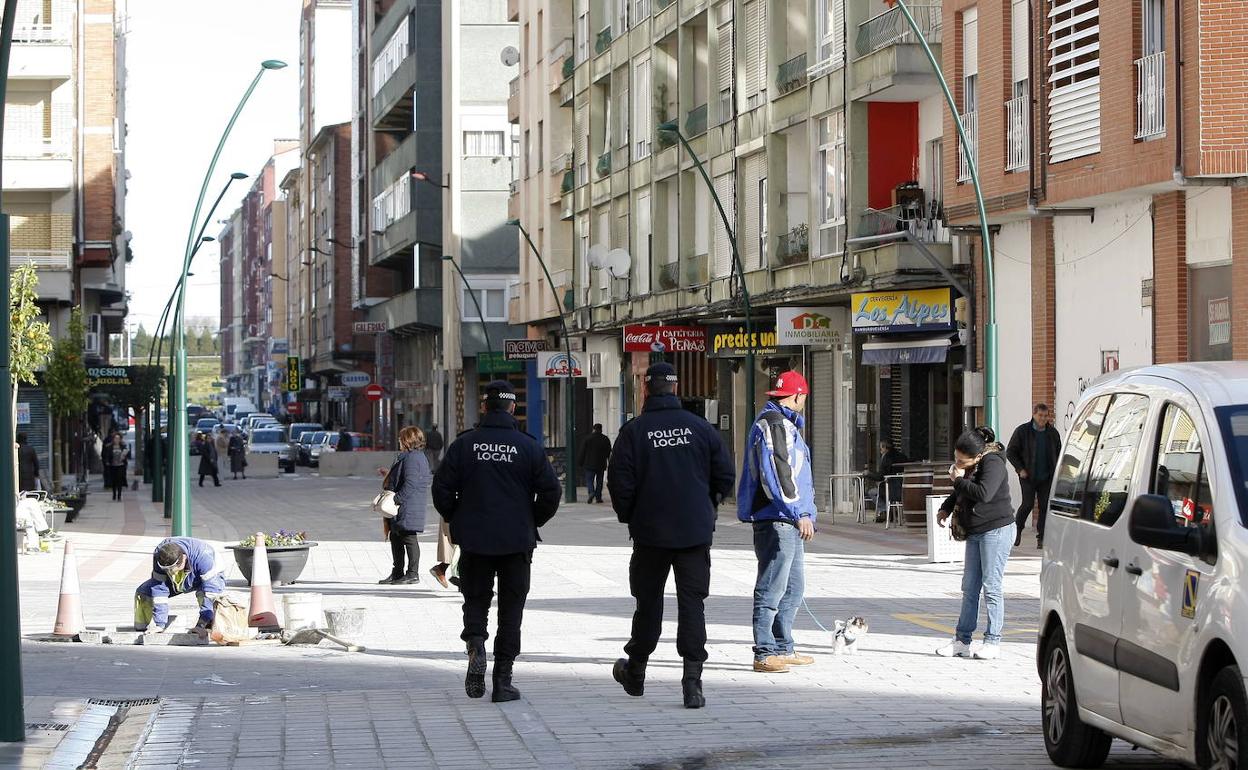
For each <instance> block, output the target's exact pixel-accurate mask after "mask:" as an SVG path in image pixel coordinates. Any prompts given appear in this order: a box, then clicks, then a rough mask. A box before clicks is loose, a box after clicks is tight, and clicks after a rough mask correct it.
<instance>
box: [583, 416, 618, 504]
mask: <svg viewBox="0 0 1248 770" xmlns="http://www.w3.org/2000/svg"><path fill="white" fill-rule="evenodd" d="M610 457H611V439H609V438H607V437H606V436H604V435H603V434H602V423H600V422H597V423H594V431H593V433H590V434H589V436H588V437H587V438H586V439H585V441H584V442H583V443H582V444H581V456H580V457H578V458H577V459H576V462H577V464H578V465H580V466H581V467H582V468H584V469H585V492H586V493H587V494H588V495H589V496H588V497H587V498H585V502H587V503H592V502H594V498H595V497H596V498H598V502H600V503H601V502H602V476H603V474H604V473H606V472H607V460H608V459H609V458H610Z"/></svg>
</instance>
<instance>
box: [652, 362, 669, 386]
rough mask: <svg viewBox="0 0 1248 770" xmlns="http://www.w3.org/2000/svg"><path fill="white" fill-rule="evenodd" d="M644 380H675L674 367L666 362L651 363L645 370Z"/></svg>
mask: <svg viewBox="0 0 1248 770" xmlns="http://www.w3.org/2000/svg"><path fill="white" fill-rule="evenodd" d="M646 382H676V367H674V366H672V365H671V364H669V363H667V362H659V363H657V364H651V365H650V368H649V369H647V370H646Z"/></svg>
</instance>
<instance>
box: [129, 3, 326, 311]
mask: <svg viewBox="0 0 1248 770" xmlns="http://www.w3.org/2000/svg"><path fill="white" fill-rule="evenodd" d="M300 5H301V3H300V0H210V1H209V2H204V1H203V0H198V1H192V2H187V0H173V1H171V0H130V2H129V6H130V34H129V37H128V44H127V62H126V64H127V69H128V70H129V82H128V90H127V94H126V111H127V113H126V123H127V125H128V126H129V134H128V136H127V145H126V153H127V158H126V165H127V168H128V169H129V170H130V174H131V178H130V184H129V193H128V195H127V198H126V228H127V229H128V230H130V231H131V232H132V233H133V234H134V240H133V242H132V243H131V246H132V247H133V249H134V254H135V257H134V261H133V262H132V263H131V264H130V266H129V269H128V270H127V271H126V284H127V288H128V289H129V290H130V294H131V302H130V319H131V321H132V322H133V323H135V324H136V325H137V324H138V323H139V322H142V323H143V325H144V326H145V327H146V328H147V330H148V331H149V332H151V331H153V329H154V328H155V326H156V322H157V320H158V319H159V317H160V311H161V309H162V308H164V305H165V302H166V301H167V300H168V299H169V294H170V292H171V291H172V290H173V287H174V285H175V284H176V283H177V280H178V275H179V271H180V269H181V261H182V254H183V251H184V249H185V245H186V238H187V233H188V231H189V229H190V226H191V214H192V213H193V209H194V206H195V198H196V196H198V195H199V187H200V185H201V184H202V182H203V177H204V172H205V171H206V170H207V169H208V162H209V161H210V160H211V159H212V153H213V150H214V149H215V148H216V143H217V140H218V139H219V138H220V136H221V132H222V130H224V128H225V123H226V121H227V120H229V116H230V113H231V112H233V110H234V107H235V105H237V104H238V100H239V99H240V98H241V97H242V95H243V91H244V90H245V89H246V88H247V84H248V83H250V82H251V78H252V77H254V76H255V73H256V71H257V69H258V68H259V66H260V62H261V61H262V60H264V59H281V60H282V61H284V62H286V63H287V64H288V65H289V66H288V67H287V68H286V69H284V70H279V71H276V72H268V73H266V74H265V76H264V78H263V79H261V81H260V85H259V87H258V88H257V89H256V92H255V94H253V95H252V98H251V101H250V102H248V104H247V108H246V109H245V111H244V112H243V115H242V116H241V117H240V118H239V120H238V122H237V123H236V124H235V126H234V131H233V132H232V134H231V135H230V139H229V141H228V142H227V143H226V146H225V150H224V152H223V153H222V155H221V160H220V161H219V162H218V163H217V170H216V172H215V174H214V175H213V178H212V180H211V181H210V182H209V184H208V193H207V195H206V199H205V201H204V209H205V211H206V210H207V208H208V207H209V206H210V205H212V201H213V200H214V199H215V198H216V197H217V194H218V193H219V192H220V191H221V188H222V187H223V186H224V185H225V183H226V181H227V180H228V178H229V174H230V172H231V171H243V172H245V173H247V174H250V175H254V174H255V173H256V172H257V171H259V169H260V167H261V166H262V165H263V164H264V162H265V160H267V159H268V157H269V155H270V154H272V151H273V140H274V139H275V138H279V137H284V138H296V137H297V136H298V131H299V59H298V51H299V11H300ZM253 181H254V180H253V179H251V178H248V179H244V180H242V181H239V182H235V183H234V186H233V187H231V188H230V194H229V195H227V196H226V198H225V199H224V200H223V201H222V202H221V205H220V207H219V208H218V209H217V212H216V214H214V215H213V219H214V220H217V219H224V218H225V217H227V216H228V215H229V214H230V213H231V212H232V211H234V209H235V208H236V207H237V206H238V202H239V200H240V198H241V197H242V195H243V193H245V192H246V191H247V189H249V188H250V186H251V184H252V182H253ZM220 230H221V226H220V225H218V224H216V222H215V221H214V222H212V223H211V224H210V225H209V227H208V231H207V232H208V234H209V235H212V236H214V237H215V236H216V235H217V234H219V232H220ZM217 260H218V255H217V250H216V248H215V247H214V245H213V244H208V245H205V247H204V248H202V249H200V251H199V254H198V255H197V256H196V258H195V264H194V267H193V269H192V272H193V273H194V274H195V275H194V276H193V277H192V278H191V283H190V292H189V293H188V294H187V306H186V308H187V315H188V316H207V317H211V318H213V319H216V318H218V317H219V314H220V307H221V300H220V284H219V279H218V269H217V268H218V263H217Z"/></svg>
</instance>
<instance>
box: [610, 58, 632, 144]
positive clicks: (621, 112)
mask: <svg viewBox="0 0 1248 770" xmlns="http://www.w3.org/2000/svg"><path fill="white" fill-rule="evenodd" d="M615 85H616V88H615V94H616V97H615V107H614V109H615V147H620V148H623V149H624V153H623V154H624V161H625V162H627V161H628V121H629V116H630V113H629V111H628V67H621V68H620V70H619V72H617V73H616V76H615ZM615 147H613V148H611V149H615ZM613 165H614V163H613Z"/></svg>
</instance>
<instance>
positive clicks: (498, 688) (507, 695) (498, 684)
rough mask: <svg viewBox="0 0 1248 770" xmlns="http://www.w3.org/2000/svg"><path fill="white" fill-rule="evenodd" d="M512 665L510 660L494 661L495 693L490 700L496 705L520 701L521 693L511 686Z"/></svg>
mask: <svg viewBox="0 0 1248 770" xmlns="http://www.w3.org/2000/svg"><path fill="white" fill-rule="evenodd" d="M511 665H512V662H511V661H510V660H496V661H494V675H493V679H494V693H493V694H492V695H491V696H490V700H492V701H493V702H495V703H506V702H508V701H513V700H520V691H519V690H517V689H516V688H515V687H514V686H512V684H511Z"/></svg>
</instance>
